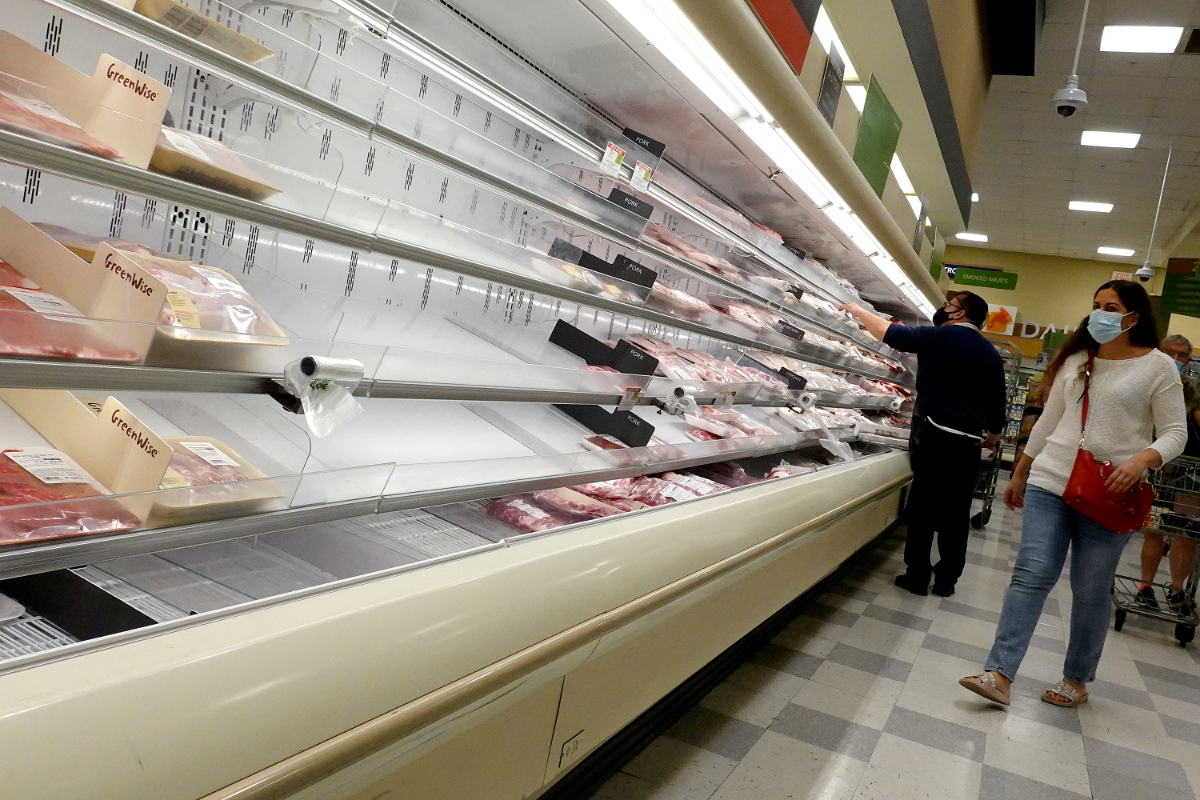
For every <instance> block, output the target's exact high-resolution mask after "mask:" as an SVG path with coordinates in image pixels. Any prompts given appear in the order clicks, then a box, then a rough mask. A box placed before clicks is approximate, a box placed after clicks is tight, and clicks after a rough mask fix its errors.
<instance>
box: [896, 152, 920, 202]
mask: <svg viewBox="0 0 1200 800" xmlns="http://www.w3.org/2000/svg"><path fill="white" fill-rule="evenodd" d="M892 172H893V173H895V175H896V183H898V184H900V191H902V192H904V193H905V194H916V193H917V190H916V189H914V188H913V185H912V181H910V180H909V179H908V173H907V172H906V171H905V170H904V165H903V164H901V163H900V156H898V155H896V154H895V153H892Z"/></svg>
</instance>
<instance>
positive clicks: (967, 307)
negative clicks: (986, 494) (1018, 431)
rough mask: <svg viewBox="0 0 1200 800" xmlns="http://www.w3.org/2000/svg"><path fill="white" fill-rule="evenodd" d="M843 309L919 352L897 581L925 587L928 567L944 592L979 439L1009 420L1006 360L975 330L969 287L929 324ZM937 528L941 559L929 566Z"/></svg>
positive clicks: (982, 307) (994, 437) (951, 576)
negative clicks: (901, 566) (905, 534)
mask: <svg viewBox="0 0 1200 800" xmlns="http://www.w3.org/2000/svg"><path fill="white" fill-rule="evenodd" d="M845 310H846V311H848V312H850V314H852V315H853V316H854V317H855V319H857V320H858V321H859V322H861V323H862V324H863V327H865V328H866V329H867V332H868V333H870V334H871V335H872V336H874V337H875V338H876V339H879V340H881V341H882V342H883V343H884V344H886V345H888V346H890V347H894V348H895V349H897V350H901V351H903V352H906V353H916V354H917V407H916V411H915V414H914V418H913V425H912V434H911V439H910V441H909V454H910V458H911V460H912V470H913V481H912V486H911V487H910V488H909V490H908V506H907V508H906V510H905V517H906V520H907V523H908V539H907V540H906V542H905V544H904V564H905V566H906V567H907V572H905V573H904V574H903V575H897V576H896V585H897V586H899V587H900V588H902V589H907V590H908V591H910V592H912V593H913V594H918V595H927V594H929V579H930V575H931V574H932V575H933V593H934V594H936V595H940V596H942V597H949V596H950V595H952V594H954V584H955V583H956V582H957V581H958V578H959V576H960V575H962V571H963V567H964V565H965V564H966V557H967V535H968V533H969V530H970V520H971V497H972V496H973V495H974V493H975V482H976V480H977V479H978V476H979V457H980V455H981V451H980V447H981V446H982V447H986V448H994V447H995V446H996V443H997V441H998V440H999V438H1000V432H1001V431H1002V430H1003V429H1004V425H1005V422H1006V420H1005V402H1006V397H1005V384H1004V365H1003V364H1002V363H1001V361H1000V356H999V355H998V354H997V353H996V348H995V347H993V346H992V343H991V342H989V341H988V340H987V339H985V338H984V337H983V335H982V334H981V333H980V332H979V329H980V327H981V326H982V325H983V324H984V322H986V321H987V313H988V306H987V301H986V300H984V299H983V298H982V297H980V296H979V295H977V294H974V293H972V292H962V293H960V294H957V295H955V296H954V297H953V298H952V299H950V300H948V301H947V302H946V304H945V305H943V306H942V307H941V308H940V309H939V310H938V311H937V312H936V313H935V314H934V315H933V325H934V326H933V327H929V326H920V327H915V326H914V327H908V326H905V325H897V324H893V323H889V322H888V321H887V320H885V319H883V318H882V317H877V316H875V315H874V314H872V313H870V312H869V311H866V310H864V309H862V308H859V307H858V306H857V305H854V304H850V305H848V306H846V307H845ZM935 531H936V532H937V534H938V553H939V554H940V555H941V560H939V561H938V563H937V566H933V567H931V566H930V563H929V557H930V549H931V548H932V546H933V534H934V532H935Z"/></svg>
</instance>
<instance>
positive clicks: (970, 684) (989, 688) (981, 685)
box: [958, 672, 1012, 706]
mask: <svg viewBox="0 0 1200 800" xmlns="http://www.w3.org/2000/svg"><path fill="white" fill-rule="evenodd" d="M977 681H978V682H977ZM958 685H959V686H961V687H963V688H964V689H969V690H970V691H972V692H974V693H975V694H977V695H979V696H980V697H986V698H987V699H988V700H991V701H992V702H993V703H999V704H1000V705H1002V706H1006V705H1008V704H1009V703H1010V702H1012V701H1011V700H1010V699H1009V698H1008V697H1006V696H1005V695H1004V693H1003V692H1001V691H1000V687H999V686H997V685H996V676H995V675H993V674H992V673H990V672H984V673H983V674H981V675H970V676H968V677H966V678H962V679H961V680H959V682H958Z"/></svg>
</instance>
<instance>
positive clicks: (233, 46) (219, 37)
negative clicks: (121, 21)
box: [133, 0, 275, 64]
mask: <svg viewBox="0 0 1200 800" xmlns="http://www.w3.org/2000/svg"><path fill="white" fill-rule="evenodd" d="M133 10H134V11H136V12H137V13H139V14H141V15H142V16H144V17H149V18H150V19H152V20H154V21H155V22H158V23H160V24H162V25H165V26H167V27H168V28H170V29H172V30H176V31H179V32H180V33H182V34H183V35H184V36H187V37H189V38H191V39H195V40H196V41H198V42H203V43H204V44H206V45H208V46H209V47H212V48H213V49H215V50H220V51H221V52H222V53H225V54H227V55H231V56H233V57H234V58H237V59H240V60H242V61H245V62H246V63H247V64H257V63H258V62H260V61H263V60H265V59H268V58H270V57H271V56H273V55H275V51H274V50H272V49H271V48H269V47H265V46H264V45H261V44H259V43H258V42H256V41H254V40H253V39H251V38H249V37H248V36H243V35H242V34H240V33H238V32H237V31H235V30H233V29H231V28H228V27H226V26H224V25H222V24H221V23H219V22H217V21H216V20H213V19H210V18H209V17H206V16H204V15H203V14H201V13H200V12H198V11H192V10H191V9H190V8H188V7H187V6H185V5H183V4H182V3H176V2H175V0H137V3H136V5H134V7H133ZM226 13H227V14H230V16H232V14H231V13H230V12H228V11H227V12H226Z"/></svg>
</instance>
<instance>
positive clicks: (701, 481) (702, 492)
mask: <svg viewBox="0 0 1200 800" xmlns="http://www.w3.org/2000/svg"><path fill="white" fill-rule="evenodd" d="M659 477H660V478H661V479H662V480H664V481H667V482H668V483H673V484H675V485H676V486H682V487H683V488H684V489H687V490H688V491H689V492H692V493H693V494H695V495H696V496H697V497H704V496H706V495H710V494H716V493H717V492H723V491H725V490H726V489H728V488H729V487H728V486H724V485H722V484H720V483H717V482H716V481H710V480H708V479H707V478H701V477H700V476H699V475H693V474H691V473H688V472H664V473H663V474H662V475H660V476H659Z"/></svg>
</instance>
